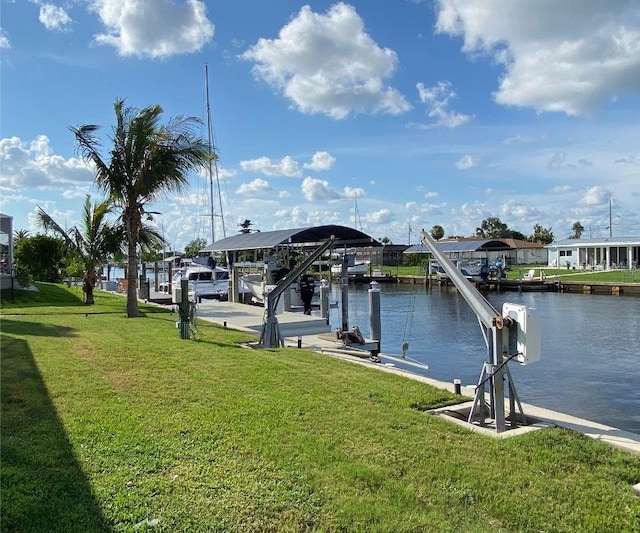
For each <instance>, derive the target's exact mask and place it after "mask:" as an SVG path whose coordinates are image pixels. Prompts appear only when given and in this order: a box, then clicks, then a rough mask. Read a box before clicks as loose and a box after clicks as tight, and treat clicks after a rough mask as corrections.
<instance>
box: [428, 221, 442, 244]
mask: <svg viewBox="0 0 640 533" xmlns="http://www.w3.org/2000/svg"><path fill="white" fill-rule="evenodd" d="M430 233H431V236H432V237H433V238H434V239H435V240H436V241H439V240H440V239H442V237H444V228H443V227H442V226H440V225H439V224H436V225H435V226H433V228H431V231H430Z"/></svg>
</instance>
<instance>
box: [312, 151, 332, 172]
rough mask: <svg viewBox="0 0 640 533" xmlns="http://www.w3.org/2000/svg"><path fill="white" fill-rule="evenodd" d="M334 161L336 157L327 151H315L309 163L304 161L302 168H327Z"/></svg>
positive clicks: (317, 169) (318, 169)
mask: <svg viewBox="0 0 640 533" xmlns="http://www.w3.org/2000/svg"><path fill="white" fill-rule="evenodd" d="M335 162H336V158H335V157H333V156H332V155H331V154H330V153H329V152H316V153H315V154H313V157H312V158H311V163H305V164H304V168H308V169H309V170H315V171H321V170H329V169H331V167H333V164H334V163H335Z"/></svg>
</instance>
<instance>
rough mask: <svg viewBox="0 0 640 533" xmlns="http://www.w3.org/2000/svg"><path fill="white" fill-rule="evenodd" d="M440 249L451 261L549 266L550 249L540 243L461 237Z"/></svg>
mask: <svg viewBox="0 0 640 533" xmlns="http://www.w3.org/2000/svg"><path fill="white" fill-rule="evenodd" d="M438 247H439V249H440V251H442V252H444V253H445V254H446V255H447V256H448V257H449V258H450V259H451V260H458V261H469V260H474V259H483V258H486V259H487V261H488V262H489V263H493V262H495V261H496V260H498V259H501V260H502V261H504V262H505V263H506V264H509V265H532V264H539V265H546V264H547V254H548V250H546V249H545V246H544V245H543V244H541V243H539V242H529V241H521V240H518V239H478V238H475V237H459V238H456V239H442V240H440V241H438ZM404 253H406V254H411V253H418V254H420V253H429V249H428V248H427V247H426V246H425V245H424V244H421V243H420V244H414V245H413V246H410V247H409V248H407V249H406V250H405V252H404Z"/></svg>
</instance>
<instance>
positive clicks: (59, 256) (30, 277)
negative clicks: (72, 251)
mask: <svg viewBox="0 0 640 533" xmlns="http://www.w3.org/2000/svg"><path fill="white" fill-rule="evenodd" d="M66 255H67V249H66V246H65V242H64V240H63V239H58V238H56V237H51V236H49V235H41V234H38V235H34V236H32V237H24V238H22V239H19V240H18V241H17V242H16V243H15V247H14V250H13V259H14V263H15V268H16V279H17V280H18V283H20V285H22V286H28V285H31V284H32V283H33V281H34V280H35V281H46V282H50V283H57V282H59V281H60V280H61V277H60V273H61V271H62V269H63V268H64V261H65V256H66Z"/></svg>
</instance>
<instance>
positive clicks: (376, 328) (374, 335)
mask: <svg viewBox="0 0 640 533" xmlns="http://www.w3.org/2000/svg"><path fill="white" fill-rule="evenodd" d="M379 285H380V284H379V283H378V282H377V281H372V282H371V288H370V289H369V336H370V337H371V339H372V340H374V341H376V344H377V346H378V347H377V349H376V350H375V351H374V350H372V351H371V354H372V355H378V354H379V353H380V345H381V343H380V341H381V339H382V327H381V325H380V286H379Z"/></svg>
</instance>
